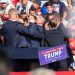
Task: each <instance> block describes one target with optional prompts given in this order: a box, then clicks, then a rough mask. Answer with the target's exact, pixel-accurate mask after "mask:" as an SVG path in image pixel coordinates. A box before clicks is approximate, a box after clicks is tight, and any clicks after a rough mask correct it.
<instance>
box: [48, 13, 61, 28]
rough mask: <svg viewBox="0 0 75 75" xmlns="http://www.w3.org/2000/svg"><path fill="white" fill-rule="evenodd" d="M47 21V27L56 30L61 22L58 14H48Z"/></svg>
mask: <svg viewBox="0 0 75 75" xmlns="http://www.w3.org/2000/svg"><path fill="white" fill-rule="evenodd" d="M48 19H49V23H48V25H49V26H50V28H57V27H58V25H59V24H60V21H61V18H60V15H59V14H58V13H52V14H49V15H48Z"/></svg>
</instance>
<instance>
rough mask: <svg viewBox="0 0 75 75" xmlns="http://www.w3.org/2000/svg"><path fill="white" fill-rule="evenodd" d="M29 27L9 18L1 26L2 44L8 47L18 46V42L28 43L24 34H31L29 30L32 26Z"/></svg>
mask: <svg viewBox="0 0 75 75" xmlns="http://www.w3.org/2000/svg"><path fill="white" fill-rule="evenodd" d="M29 28H30V29H29ZM29 28H27V27H24V26H23V24H22V23H19V22H16V21H11V20H9V21H7V22H6V23H4V25H3V27H2V32H3V36H4V45H5V46H6V47H10V48H16V47H19V44H20V45H22V44H23V45H24V44H25V45H28V43H27V40H26V36H27V35H32V34H33V32H32V30H31V29H32V28H31V27H29ZM22 35H24V36H22ZM24 37H25V38H24Z"/></svg>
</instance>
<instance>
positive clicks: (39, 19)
mask: <svg viewBox="0 0 75 75" xmlns="http://www.w3.org/2000/svg"><path fill="white" fill-rule="evenodd" d="M43 23H44V18H43V17H42V16H36V24H37V25H40V26H43Z"/></svg>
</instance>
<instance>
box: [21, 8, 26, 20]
mask: <svg viewBox="0 0 75 75" xmlns="http://www.w3.org/2000/svg"><path fill="white" fill-rule="evenodd" d="M26 16H27V14H26V10H24V9H22V10H21V13H20V18H21V19H24V18H25V17H26Z"/></svg>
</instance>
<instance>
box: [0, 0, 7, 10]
mask: <svg viewBox="0 0 75 75" xmlns="http://www.w3.org/2000/svg"><path fill="white" fill-rule="evenodd" d="M7 5H8V0H0V7H1V8H3V9H5V8H6V6H7Z"/></svg>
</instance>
